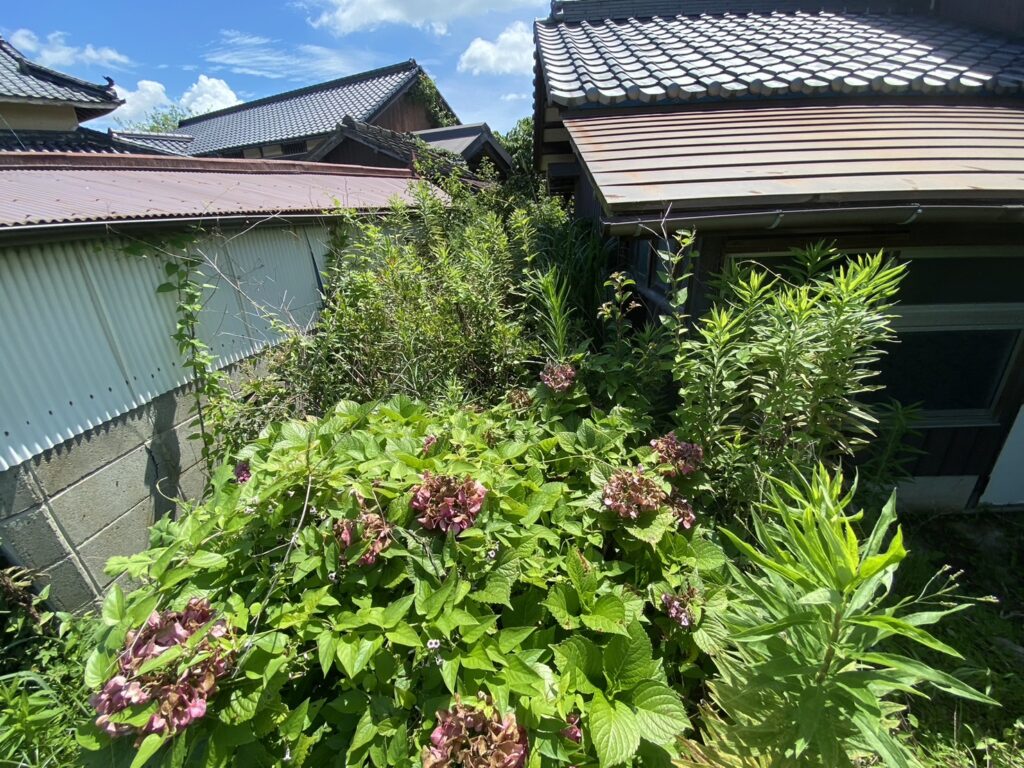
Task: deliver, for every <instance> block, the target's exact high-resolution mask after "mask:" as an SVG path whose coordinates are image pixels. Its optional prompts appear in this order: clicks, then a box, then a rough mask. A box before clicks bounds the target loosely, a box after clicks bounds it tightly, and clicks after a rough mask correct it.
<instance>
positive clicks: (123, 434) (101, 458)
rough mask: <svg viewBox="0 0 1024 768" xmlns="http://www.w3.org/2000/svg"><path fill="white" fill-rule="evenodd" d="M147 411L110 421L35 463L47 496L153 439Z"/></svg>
mask: <svg viewBox="0 0 1024 768" xmlns="http://www.w3.org/2000/svg"><path fill="white" fill-rule="evenodd" d="M153 429H154V426H153V421H152V420H151V418H150V415H149V414H148V413H147V410H146V408H145V407H143V408H136V409H135V410H134V411H131V412H130V413H127V414H125V415H123V416H119V417H117V418H116V419H112V420H111V421H108V422H107V423H106V424H103V425H102V426H99V427H96V428H95V429H91V430H89V431H88V432H86V433H85V434H82V435H79V436H78V437H75V438H72V439H71V440H68V441H66V442H64V443H62V444H61V445H59V446H57V447H56V448H52V449H50V450H49V451H47V452H46V453H44V454H43V455H42V456H40V457H38V458H36V459H33V462H32V463H33V469H34V471H35V473H36V477H37V478H38V479H39V483H40V485H41V486H42V490H43V492H44V493H45V494H46V495H47V496H50V497H53V496H56V495H57V494H59V493H60V492H61V491H63V490H65V489H67V488H70V487H71V486H72V485H74V484H75V483H77V482H79V481H81V480H82V479H83V478H85V477H88V476H89V475H91V474H93V473H94V472H98V471H99V470H100V469H102V468H103V467H105V466H107V465H108V464H110V463H111V462H113V461H115V460H117V459H118V458H120V457H122V456H126V455H127V454H129V453H131V452H132V451H133V450H136V449H137V448H138V447H139V446H140V445H142V444H143V443H145V442H146V441H147V440H149V439H150V438H151V437H152V436H153Z"/></svg>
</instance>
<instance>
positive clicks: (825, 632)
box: [694, 467, 994, 768]
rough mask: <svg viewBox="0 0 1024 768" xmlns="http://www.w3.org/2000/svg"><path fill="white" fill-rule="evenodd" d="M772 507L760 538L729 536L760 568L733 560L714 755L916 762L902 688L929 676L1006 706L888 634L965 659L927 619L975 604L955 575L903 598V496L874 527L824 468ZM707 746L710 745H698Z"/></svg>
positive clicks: (768, 762)
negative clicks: (899, 577) (899, 646)
mask: <svg viewBox="0 0 1024 768" xmlns="http://www.w3.org/2000/svg"><path fill="white" fill-rule="evenodd" d="M775 486H776V487H775V488H773V490H772V494H771V502H770V503H768V504H767V505H766V509H765V511H766V513H767V515H768V517H767V518H766V519H762V518H761V517H760V516H758V515H754V516H753V528H754V539H755V541H754V543H753V544H749V543H747V542H745V541H743V540H741V539H740V538H739V537H738V536H736V535H735V534H733V533H732V532H730V531H728V530H726V531H724V533H725V534H726V536H728V538H729V539H730V540H731V542H732V544H733V545H734V546H735V547H736V548H737V549H738V550H739V552H740V553H741V554H742V555H743V556H744V558H745V559H746V561H747V563H746V564H745V565H749V566H750V569H749V570H748V569H747V568H746V567H742V566H741V565H740V564H739V563H731V564H730V565H729V572H730V574H731V576H732V582H733V584H732V587H731V589H730V600H729V602H728V604H727V609H726V610H725V611H724V613H723V615H722V621H723V623H724V625H725V626H726V628H727V630H728V647H727V650H726V651H725V652H723V653H720V654H718V655H717V656H715V657H714V662H715V666H716V668H717V670H718V676H717V677H716V678H715V679H714V680H713V681H712V682H711V683H710V686H709V687H710V691H711V699H712V702H713V704H714V707H715V710H716V711H717V712H718V713H719V714H720V715H722V716H724V717H725V720H724V721H723V720H721V719H717V720H716V719H715V718H714V717H711V718H710V719H709V723H710V727H709V729H708V732H707V741H708V742H709V747H710V748H709V749H708V750H706V751H707V752H709V753H710V754H712V755H716V756H718V757H720V758H721V759H722V761H723V763H724V764H726V765H764V766H780V765H786V766H794V768H798V767H799V766H807V767H808V768H818V767H819V766H836V767H837V768H838V767H840V766H853V765H857V764H863V763H862V761H864V760H866V759H867V758H869V757H873V758H877V759H880V760H881V761H882V764H884V765H887V766H894V767H900V768H906V767H907V766H911V765H917V764H918V763H917V762H916V760H915V759H914V758H913V756H912V754H911V752H910V751H908V750H907V748H906V747H905V746H904V745H903V744H902V743H901V742H900V741H899V740H897V739H896V738H894V736H893V735H892V734H893V731H895V730H896V729H897V728H898V727H899V726H900V715H901V714H902V713H903V712H904V710H905V707H904V706H903V705H902V704H901V703H900V700H899V699H900V697H902V696H904V695H907V694H914V695H921V692H920V690H919V689H920V688H921V687H922V686H923V685H925V684H928V685H930V686H932V687H934V688H936V689H938V690H940V691H944V692H947V693H951V694H954V695H956V696H960V697H963V698H966V699H971V700H974V701H980V702H984V703H989V704H993V703H994V702H993V701H991V699H989V698H988V697H986V696H984V695H983V694H981V693H978V692H977V691H975V690H973V689H971V688H970V687H968V686H967V685H965V684H964V683H962V682H960V681H959V680H957V679H956V678H955V677H953V676H951V675H949V674H947V673H945V672H942V671H939V670H937V669H935V668H933V667H930V666H928V665H927V664H925V663H923V662H921V661H919V660H917V659H915V658H913V657H912V656H908V655H902V654H899V653H893V652H890V651H889V650H888V649H887V648H886V640H887V639H888V638H893V637H896V638H900V639H903V640H909V641H910V642H911V643H912V644H916V645H918V646H920V647H922V648H927V649H930V650H932V651H937V652H939V653H942V654H945V655H947V656H949V657H952V658H955V659H959V658H962V657H961V656H960V654H959V653H957V651H956V650H954V649H953V648H951V647H949V646H948V645H946V644H945V643H943V642H941V641H940V640H938V639H937V638H936V637H934V636H933V635H931V634H930V633H929V632H928V631H927V630H925V629H923V627H925V626H928V625H930V624H935V623H937V622H939V621H941V620H942V619H944V618H945V617H947V616H949V615H950V614H953V613H956V612H957V611H959V610H962V609H963V608H966V607H967V604H966V603H959V604H958V603H955V602H953V603H951V602H950V593H951V591H952V584H948V583H947V584H942V583H941V580H940V583H939V584H938V586H933V585H932V584H930V585H929V586H927V587H926V588H925V590H923V591H922V592H921V593H920V594H918V595H916V596H914V597H906V598H901V599H896V598H894V597H893V596H892V589H893V582H894V578H895V575H896V570H897V568H898V567H899V565H900V563H901V562H902V561H903V559H904V558H905V557H906V554H907V553H906V550H905V549H904V547H903V533H902V531H901V530H900V529H899V528H897V530H896V532H895V534H893V533H892V527H893V525H894V524H895V521H896V513H895V497H894V498H893V499H890V501H889V503H888V504H887V505H886V506H885V508H884V509H883V510H882V513H881V515H880V516H879V518H878V521H877V523H876V524H875V526H874V528H873V530H872V531H871V533H870V534H869V535H868V536H867V537H866V538H861V537H859V536H858V533H857V528H856V526H857V523H858V522H859V521H860V519H861V517H862V515H860V514H853V513H852V510H850V509H849V507H850V504H851V501H852V498H853V494H852V492H848V491H847V490H846V489H845V488H844V482H843V478H842V476H841V475H839V474H836V475H834V476H831V475H829V473H828V472H827V470H825V468H824V467H819V469H818V470H817V471H816V472H815V473H814V475H813V478H812V479H810V480H808V481H806V482H804V483H803V484H801V485H800V486H799V487H794V486H791V485H788V484H785V483H776V484H775ZM694 751H695V752H697V753H702V752H705V750H702V749H701V748H699V747H696V748H695V750H694Z"/></svg>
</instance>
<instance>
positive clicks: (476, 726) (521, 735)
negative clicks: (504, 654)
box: [423, 697, 529, 768]
mask: <svg viewBox="0 0 1024 768" xmlns="http://www.w3.org/2000/svg"><path fill="white" fill-rule="evenodd" d="M527 757H529V742H528V740H527V735H526V729H524V728H521V727H520V726H519V725H518V723H517V722H516V718H515V715H506V716H505V717H502V716H501V715H500V714H499V713H498V712H497V711H496V710H495V709H494V708H493V706H492V705H491V702H490V700H489V699H487V698H486V697H484V698H483V699H482V707H481V708H476V707H470V706H467V705H465V704H463V703H462V702H461V701H460V700H458V699H456V703H455V707H454V708H453V709H451V710H444V711H442V712H438V713H437V727H436V728H434V730H433V732H432V733H431V734H430V746H429V747H427V749H426V750H425V751H424V754H423V768H456V767H460V768H523V766H525V765H526V760H527Z"/></svg>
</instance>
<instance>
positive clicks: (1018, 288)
mask: <svg viewBox="0 0 1024 768" xmlns="http://www.w3.org/2000/svg"><path fill="white" fill-rule="evenodd" d="M964 256H965V258H962V259H958V258H944V259H927V258H911V259H910V260H909V264H908V269H907V276H906V278H905V279H904V281H903V285H902V286H901V287H900V297H899V298H900V301H901V302H902V303H903V304H980V303H993V302H1010V303H1012V302H1019V301H1021V300H1022V298H1024V258H1014V257H1005V258H986V257H980V258H971V257H970V252H969V251H967V252H965V254H964Z"/></svg>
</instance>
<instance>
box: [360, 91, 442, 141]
mask: <svg viewBox="0 0 1024 768" xmlns="http://www.w3.org/2000/svg"><path fill="white" fill-rule="evenodd" d="M370 122H372V123H373V124H374V125H376V126H378V127H379V128H387V129H388V130H389V131H398V132H399V133H412V132H413V131H425V130H427V129H429V128H436V127H437V126H436V125H434V122H433V121H432V120H431V119H430V114H429V113H428V112H427V108H426V107H425V106H424V105H423V104H421V103H419V102H417V101H414V100H413V98H412V96H410V95H409V94H408V93H406V94H405V95H404V96H402V97H401V98H400V99H398V100H396V101H395V103H394V104H392V105H391V106H390V107H388V108H387V109H385V110H384V111H383V112H382V113H381V114H380V115H379V116H378V117H377V118H375V119H374V120H371V121H370Z"/></svg>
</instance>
